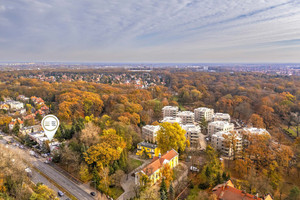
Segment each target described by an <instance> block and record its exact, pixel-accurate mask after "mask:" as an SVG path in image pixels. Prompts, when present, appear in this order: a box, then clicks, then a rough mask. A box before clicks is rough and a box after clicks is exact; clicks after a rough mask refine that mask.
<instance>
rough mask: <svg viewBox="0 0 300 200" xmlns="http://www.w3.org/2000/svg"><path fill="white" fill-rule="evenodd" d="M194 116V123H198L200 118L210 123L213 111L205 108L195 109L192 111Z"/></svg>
mask: <svg viewBox="0 0 300 200" xmlns="http://www.w3.org/2000/svg"><path fill="white" fill-rule="evenodd" d="M194 114H195V121H196V122H200V121H201V120H202V118H203V117H204V118H205V120H206V121H212V118H213V115H214V109H212V108H206V107H200V108H196V109H195V110H194Z"/></svg>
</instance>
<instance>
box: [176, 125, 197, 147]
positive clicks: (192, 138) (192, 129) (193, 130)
mask: <svg viewBox="0 0 300 200" xmlns="http://www.w3.org/2000/svg"><path fill="white" fill-rule="evenodd" d="M181 128H182V129H184V130H185V131H186V134H185V137H186V138H187V139H188V140H189V142H190V144H191V146H197V145H198V144H199V143H200V135H201V134H202V133H201V128H200V126H196V125H194V124H186V125H181Z"/></svg>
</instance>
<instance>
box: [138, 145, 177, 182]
mask: <svg viewBox="0 0 300 200" xmlns="http://www.w3.org/2000/svg"><path fill="white" fill-rule="evenodd" d="M178 155H179V154H178V153H177V152H176V151H175V150H174V149H172V150H171V151H168V152H167V153H165V154H164V155H163V156H161V157H154V158H153V159H152V161H151V163H149V164H148V165H147V166H146V167H144V168H143V169H142V170H141V171H139V172H136V173H135V184H137V185H139V184H141V182H140V180H141V177H142V176H144V175H145V176H147V177H148V178H149V181H150V183H151V185H153V184H155V183H156V182H157V181H158V180H160V179H161V176H162V175H161V171H162V169H163V167H164V165H166V164H169V165H170V167H171V169H173V168H174V167H176V166H177V165H178Z"/></svg>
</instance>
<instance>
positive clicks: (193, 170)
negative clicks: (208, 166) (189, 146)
mask: <svg viewBox="0 0 300 200" xmlns="http://www.w3.org/2000/svg"><path fill="white" fill-rule="evenodd" d="M190 170H191V171H192V172H199V169H198V168H197V167H194V166H191V167H190Z"/></svg>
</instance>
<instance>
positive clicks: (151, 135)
mask: <svg viewBox="0 0 300 200" xmlns="http://www.w3.org/2000/svg"><path fill="white" fill-rule="evenodd" d="M159 129H160V126H159V125H156V126H154V125H146V126H143V128H142V137H143V139H144V140H145V141H149V142H151V143H155V142H156V135H157V131H159Z"/></svg>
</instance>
